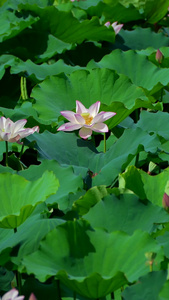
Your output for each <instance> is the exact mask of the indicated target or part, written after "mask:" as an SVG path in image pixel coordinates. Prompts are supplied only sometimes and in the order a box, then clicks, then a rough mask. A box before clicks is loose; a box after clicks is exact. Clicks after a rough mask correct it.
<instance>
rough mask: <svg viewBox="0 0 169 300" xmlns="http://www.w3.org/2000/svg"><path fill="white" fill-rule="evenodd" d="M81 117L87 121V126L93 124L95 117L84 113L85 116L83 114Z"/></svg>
mask: <svg viewBox="0 0 169 300" xmlns="http://www.w3.org/2000/svg"><path fill="white" fill-rule="evenodd" d="M81 116H82V117H83V119H85V124H86V125H90V124H91V122H92V120H93V117H92V116H91V115H90V114H89V113H83V114H81Z"/></svg>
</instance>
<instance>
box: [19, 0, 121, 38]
mask: <svg viewBox="0 0 169 300" xmlns="http://www.w3.org/2000/svg"><path fill="white" fill-rule="evenodd" d="M18 7H19V9H21V10H29V12H32V13H34V14H36V15H37V17H40V20H39V22H38V23H37V25H35V28H38V29H39V30H41V31H48V32H50V33H51V34H52V35H53V36H55V37H56V38H58V39H59V40H62V41H64V42H66V43H73V44H74V43H82V42H83V41H84V40H92V41H102V40H103V41H109V42H113V41H114V39H115V32H114V30H113V29H112V28H111V30H108V28H107V27H106V26H101V25H100V22H99V18H98V17H95V16H94V17H92V18H91V19H90V20H84V21H81V22H79V21H78V20H77V19H76V18H75V17H74V16H73V15H72V13H71V12H66V11H59V10H58V9H57V8H56V7H55V6H48V7H45V8H40V7H38V6H37V5H35V4H34V5H31V4H28V3H26V4H22V3H21V4H20V5H19V6H18Z"/></svg>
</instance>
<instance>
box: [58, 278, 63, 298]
mask: <svg viewBox="0 0 169 300" xmlns="http://www.w3.org/2000/svg"><path fill="white" fill-rule="evenodd" d="M57 288H58V300H62V298H61V293H60V280H59V279H58V280H57Z"/></svg>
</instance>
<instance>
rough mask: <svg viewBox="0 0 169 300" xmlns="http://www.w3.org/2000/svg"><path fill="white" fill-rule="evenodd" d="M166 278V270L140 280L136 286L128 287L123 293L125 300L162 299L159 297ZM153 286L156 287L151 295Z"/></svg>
mask: <svg viewBox="0 0 169 300" xmlns="http://www.w3.org/2000/svg"><path fill="white" fill-rule="evenodd" d="M166 276H167V274H166V271H164V270H161V271H156V272H151V273H149V274H147V275H145V276H143V277H141V278H139V280H138V282H137V283H136V284H134V285H132V286H130V287H127V288H126V289H125V290H124V292H123V293H122V296H123V297H124V299H125V300H136V299H138V300H139V299H140V300H141V299H146V300H152V299H154V300H155V299H160V298H159V297H158V295H159V293H160V290H161V288H162V286H163V284H164V283H165V281H166ZM151 286H154V288H153V289H151V293H150V287H151ZM139 295H140V296H141V297H140V296H139Z"/></svg>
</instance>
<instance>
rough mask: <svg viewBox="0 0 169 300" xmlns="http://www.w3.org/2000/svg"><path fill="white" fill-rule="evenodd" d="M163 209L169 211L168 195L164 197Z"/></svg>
mask: <svg viewBox="0 0 169 300" xmlns="http://www.w3.org/2000/svg"><path fill="white" fill-rule="evenodd" d="M163 207H164V208H165V209H167V210H168V209H169V196H168V195H167V194H166V193H164V196H163Z"/></svg>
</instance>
